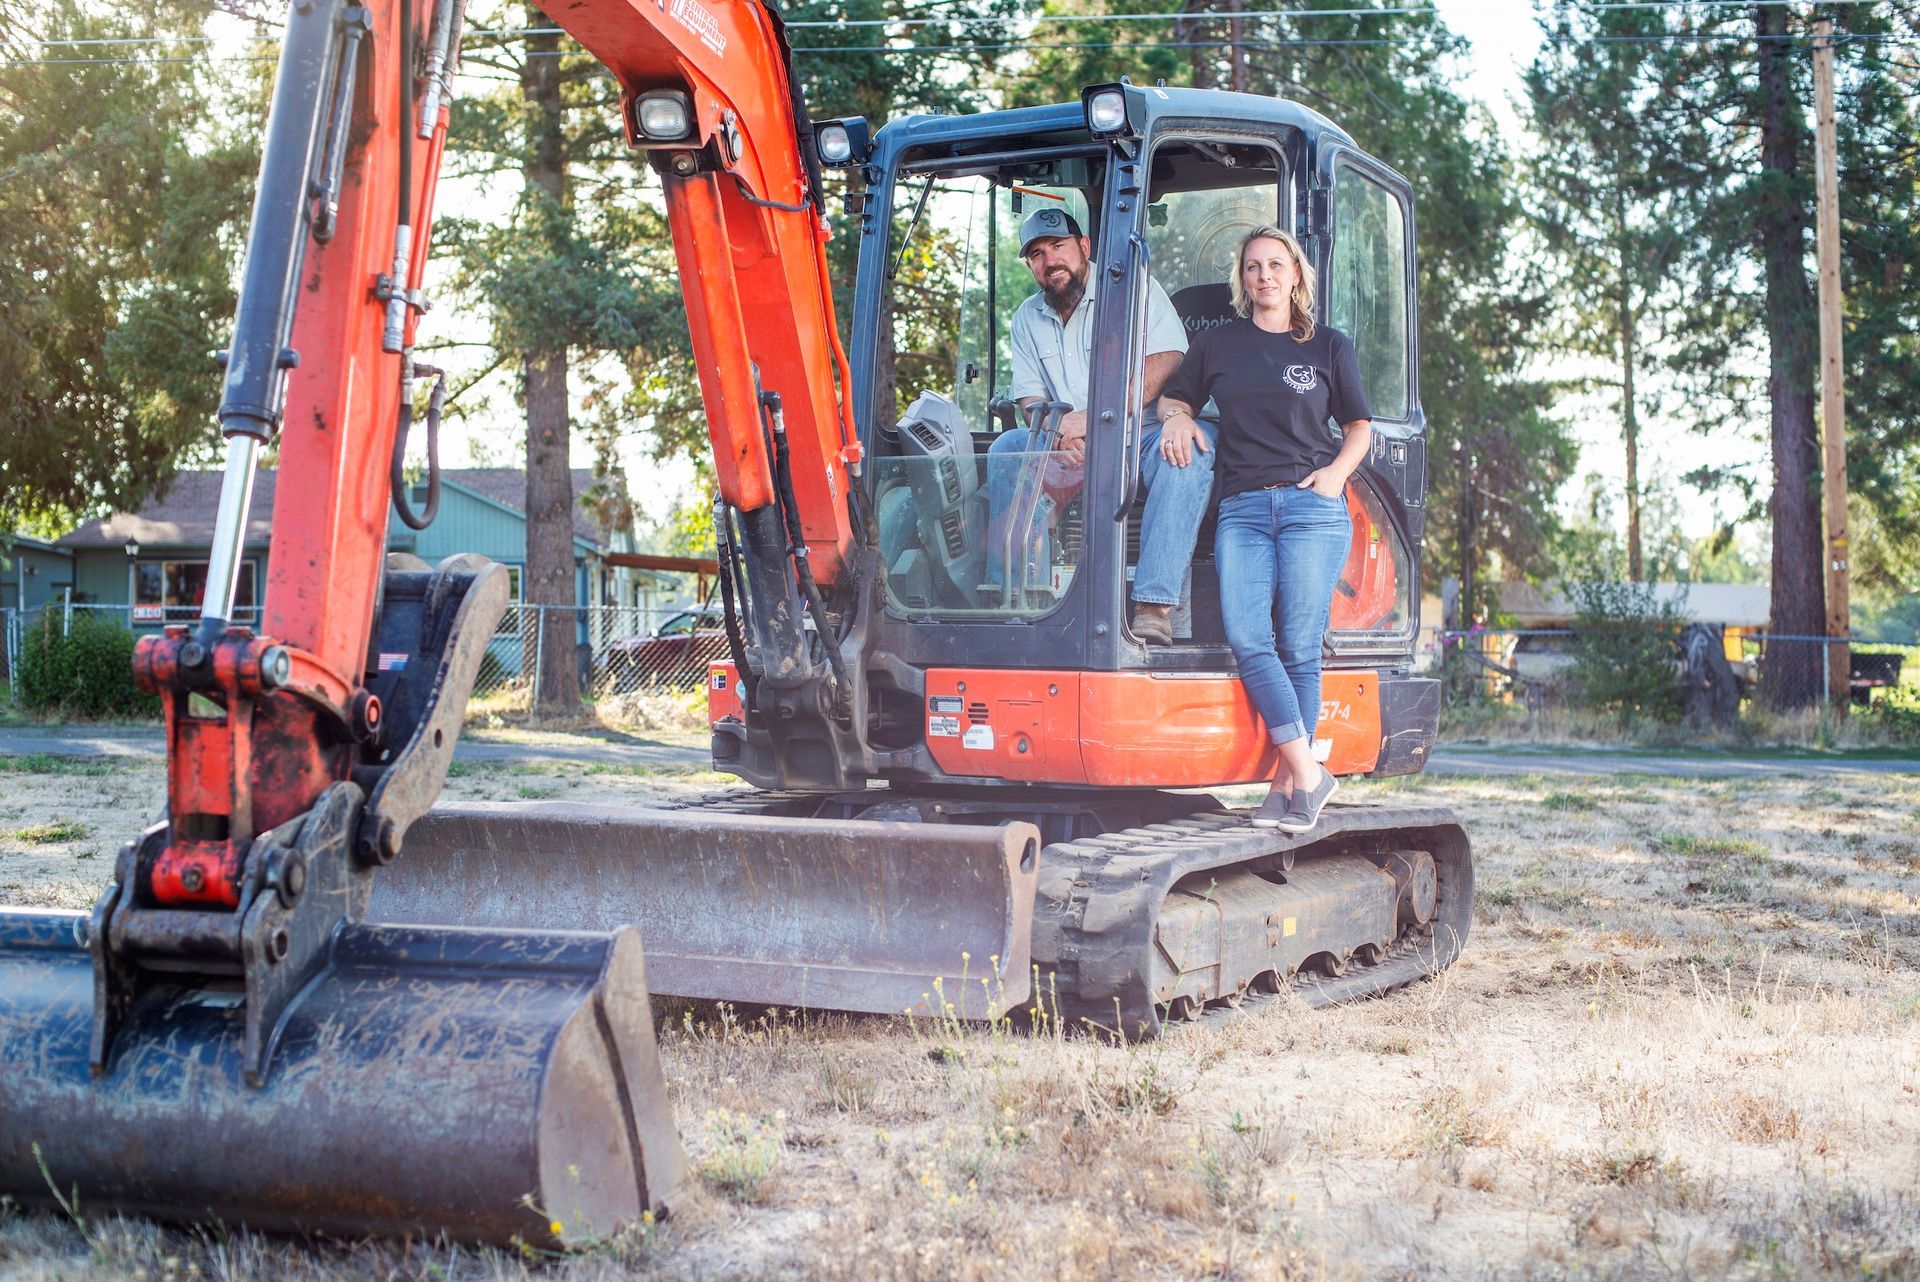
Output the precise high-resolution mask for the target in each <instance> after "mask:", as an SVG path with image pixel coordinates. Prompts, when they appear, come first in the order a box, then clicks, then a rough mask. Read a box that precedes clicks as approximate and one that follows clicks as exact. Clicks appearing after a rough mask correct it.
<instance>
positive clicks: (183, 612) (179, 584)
mask: <svg viewBox="0 0 1920 1282" xmlns="http://www.w3.org/2000/svg"><path fill="white" fill-rule="evenodd" d="M256 573H257V562H256V561H255V560H254V559H253V558H252V557H249V558H247V559H246V560H244V561H242V562H241V563H240V581H239V584H238V586H237V588H236V589H235V591H234V597H233V612H234V615H235V616H236V617H237V618H241V619H246V618H250V617H252V615H253V613H254V600H255V597H254V579H255V575H256ZM206 595H207V563H206V562H205V561H147V560H141V561H136V562H135V563H134V567H133V621H134V622H135V623H179V622H183V621H186V620H190V619H193V618H196V617H198V615H199V613H200V604H201V602H202V601H204V600H205V599H206Z"/></svg>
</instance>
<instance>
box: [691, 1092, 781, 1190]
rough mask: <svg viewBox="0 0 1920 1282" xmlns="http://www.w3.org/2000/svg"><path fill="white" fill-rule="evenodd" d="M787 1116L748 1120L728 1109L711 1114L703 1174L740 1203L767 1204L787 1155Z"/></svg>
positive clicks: (708, 1118)
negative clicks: (779, 1167)
mask: <svg viewBox="0 0 1920 1282" xmlns="http://www.w3.org/2000/svg"><path fill="white" fill-rule="evenodd" d="M786 1129H787V1115H786V1113H784V1112H779V1113H775V1114H774V1115H773V1116H772V1117H758V1118H754V1117H745V1116H742V1115H741V1114H738V1113H734V1112H731V1111H729V1110H727V1109H724V1108H722V1109H715V1110H714V1111H712V1112H710V1113H708V1114H707V1117H706V1124H705V1131H706V1137H707V1154H706V1156H705V1157H703V1158H702V1159H701V1160H700V1175H701V1178H703V1179H705V1180H706V1181H707V1182H708V1183H709V1184H712V1185H713V1186H714V1187H716V1188H718V1189H720V1190H721V1191H722V1192H723V1193H725V1194H726V1195H727V1196H728V1197H731V1198H733V1199H734V1200H735V1201H738V1202H747V1203H752V1204H758V1203H760V1202H764V1201H765V1200H766V1197H767V1192H768V1189H769V1186H770V1184H771V1182H772V1180H773V1172H774V1169H775V1168H776V1167H778V1166H779V1164H780V1157H781V1155H782V1154H783V1153H785V1152H786V1147H787V1141H786Z"/></svg>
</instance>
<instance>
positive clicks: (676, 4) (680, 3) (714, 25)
mask: <svg viewBox="0 0 1920 1282" xmlns="http://www.w3.org/2000/svg"><path fill="white" fill-rule="evenodd" d="M670 12H671V13H672V14H673V16H674V18H675V19H677V20H678V21H679V23H680V25H681V26H683V27H685V28H686V29H687V30H689V31H691V32H693V34H695V35H696V36H699V37H700V43H701V44H703V45H705V46H706V47H707V48H709V49H711V50H713V51H714V52H715V53H716V54H719V55H720V56H721V57H723V58H724V57H726V55H727V37H726V34H725V33H724V32H722V31H721V30H720V20H719V19H718V18H716V17H714V16H713V11H712V10H711V9H708V8H707V6H705V5H703V4H701V3H700V0H673V8H672V10H671V11H670Z"/></svg>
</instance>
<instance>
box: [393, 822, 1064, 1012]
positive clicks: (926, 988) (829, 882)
mask: <svg viewBox="0 0 1920 1282" xmlns="http://www.w3.org/2000/svg"><path fill="white" fill-rule="evenodd" d="M1039 849H1040V834H1039V830H1038V829H1036V828H1035V827H1034V826H1033V825H1031V824H1027V823H1007V824H1001V825H998V826H995V827H973V826H965V825H957V824H924V823H906V822H898V821H874V820H847V821H844V822H835V821H822V820H817V819H791V818H782V817H777V816H762V815H737V814H724V813H714V812H704V813H703V812H698V811H672V810H641V809H632V808H625V807H615V806H582V805H578V804H574V803H562V802H543V803H539V804H535V805H526V804H517V805H511V806H507V805H486V804H474V805H463V806H442V807H438V808H436V809H434V810H433V811H431V812H429V814H428V815H427V816H426V818H424V819H422V820H420V821H419V822H418V823H417V824H415V825H414V827H413V829H412V830H411V831H410V832H409V833H408V834H407V848H406V851H405V853H404V854H403V855H402V856H401V857H400V858H399V859H398V860H396V861H395V862H394V863H393V864H392V865H391V866H390V867H388V868H387V869H385V870H384V871H383V872H382V873H381V875H380V876H379V877H378V878H377V879H376V880H375V882H374V887H373V897H372V901H371V903H370V904H369V906H368V909H367V915H368V918H369V919H370V920H373V921H383V922H395V923H399V922H410V923H428V924H439V925H458V926H481V927H492V928H502V929H523V928H533V929H550V928H558V927H568V928H574V929H583V930H609V929H613V928H614V927H616V926H620V925H633V926H636V927H638V928H639V931H640V934H641V936H642V937H643V938H645V940H646V941H647V977H648V979H649V981H650V982H651V983H652V984H653V991H654V992H656V993H664V994H671V995H673V996H676V997H697V998H707V999H719V1000H728V1001H743V1002H758V1003H764V1004H769V1005H781V1006H796V1007H806V1008H811V1009H816V1010H844V1011H869V1012H875V1013H879V1014H893V1015H897V1014H900V1013H901V1012H902V1011H906V1010H913V1011H915V1012H923V1011H924V1012H927V1013H936V1014H937V1013H943V1012H944V1011H945V1008H946V1004H947V1003H951V1004H952V1007H953V1010H952V1012H951V1013H953V1014H955V1015H958V1016H959V1017H961V1018H966V1019H987V1018H992V1017H995V1016H998V1015H1000V1014H1003V1013H1004V1012H1006V1011H1008V1010H1010V1009H1013V1008H1016V1007H1019V1006H1021V1005H1023V1004H1024V1003H1025V1002H1026V1001H1027V999H1028V996H1029V993H1030V990H1031V987H1032V983H1031V976H1030V965H1031V943H1032V934H1033V897H1034V887H1035V884H1036V881H1037V874H1036V862H1037V859H1038V854H1039Z"/></svg>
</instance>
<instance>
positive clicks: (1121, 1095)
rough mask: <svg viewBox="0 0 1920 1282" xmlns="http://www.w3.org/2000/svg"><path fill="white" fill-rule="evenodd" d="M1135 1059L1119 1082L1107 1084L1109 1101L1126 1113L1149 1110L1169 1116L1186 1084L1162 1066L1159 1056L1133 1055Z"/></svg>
mask: <svg viewBox="0 0 1920 1282" xmlns="http://www.w3.org/2000/svg"><path fill="white" fill-rule="evenodd" d="M1128 1058H1129V1059H1130V1060H1133V1061H1134V1062H1133V1063H1132V1064H1131V1065H1130V1070H1131V1071H1129V1072H1128V1073H1127V1074H1125V1075H1124V1076H1123V1077H1121V1078H1120V1079H1119V1081H1117V1082H1109V1083H1106V1084H1104V1087H1103V1090H1102V1094H1103V1095H1104V1097H1105V1099H1106V1102H1107V1103H1108V1104H1111V1105H1112V1106H1113V1107H1114V1108H1115V1109H1117V1110H1118V1111H1120V1112H1122V1113H1146V1114H1149V1115H1151V1116H1153V1117H1165V1116H1167V1115H1168V1114H1170V1113H1172V1112H1173V1110H1174V1109H1175V1108H1177V1107H1179V1104H1180V1096H1181V1095H1182V1094H1183V1093H1184V1092H1185V1087H1184V1086H1182V1085H1181V1084H1179V1083H1176V1082H1174V1081H1173V1080H1172V1079H1171V1078H1169V1077H1168V1076H1167V1074H1166V1073H1165V1072H1163V1071H1162V1070H1161V1067H1160V1061H1159V1059H1158V1057H1156V1056H1153V1055H1130V1056H1128Z"/></svg>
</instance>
